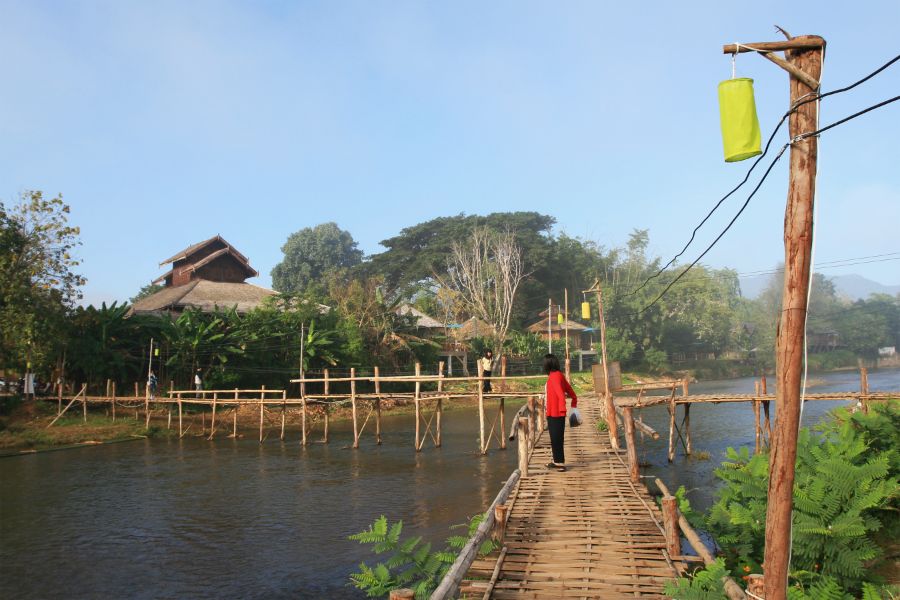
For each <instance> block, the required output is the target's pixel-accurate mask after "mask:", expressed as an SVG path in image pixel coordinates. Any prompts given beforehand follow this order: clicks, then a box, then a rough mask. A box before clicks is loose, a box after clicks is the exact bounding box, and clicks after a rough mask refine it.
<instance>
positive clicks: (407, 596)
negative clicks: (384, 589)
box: [389, 588, 416, 600]
mask: <svg viewBox="0 0 900 600" xmlns="http://www.w3.org/2000/svg"><path fill="white" fill-rule="evenodd" d="M415 597H416V591H415V590H411V589H409V588H400V589H397V590H391V593H390V596H389V600H413V599H414V598H415Z"/></svg>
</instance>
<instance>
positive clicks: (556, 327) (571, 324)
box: [526, 311, 588, 333]
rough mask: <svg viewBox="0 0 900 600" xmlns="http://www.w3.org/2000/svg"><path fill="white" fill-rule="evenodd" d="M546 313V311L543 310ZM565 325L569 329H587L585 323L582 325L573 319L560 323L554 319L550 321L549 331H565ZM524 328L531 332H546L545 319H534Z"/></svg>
mask: <svg viewBox="0 0 900 600" xmlns="http://www.w3.org/2000/svg"><path fill="white" fill-rule="evenodd" d="M545 313H546V311H545ZM566 325H568V329H569V331H585V330H586V329H588V327H587V326H586V325H582V324H581V323H576V322H575V321H569V320H565V321H563V324H562V325H560V324H559V323H557V321H556V319H553V321H552V322H551V323H550V331H565V330H566ZM526 329H528V331H530V332H531V333H547V319H542V320H540V321H536V322H535V323H532V324H531V325H529V326H528V327H527V328H526Z"/></svg>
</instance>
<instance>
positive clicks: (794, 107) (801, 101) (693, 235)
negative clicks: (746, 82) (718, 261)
mask: <svg viewBox="0 0 900 600" xmlns="http://www.w3.org/2000/svg"><path fill="white" fill-rule="evenodd" d="M745 47H747V48H750V46H745ZM751 50H754V49H753V48H751ZM757 52H759V51H758V50H757ZM897 61H900V55H897V56H895V57H894V58H892V59H891V60H889V61H888V62H886V63H885V64H883V65H882V66H880V67H879V68H878V69H876V70H875V71H873V72H871V73H869V74H868V75H866V76H865V77H863V78H862V79H859V80H857V81H855V82H854V83H851V84H850V85H847V86H844V87H842V88H838V89H836V90H831V91H830V92H825V93H824V94H816V93H815V92H813V93H811V94H808V96H809V97H808V98H802V99H799V100H797V101H796V102H794V104H793V105H792V106H791V108H790V110H788V111H787V112H786V113H785V114H784V115H782V117H781V120H779V121H778V124H777V125H776V126H775V129H774V130H773V131H772V134H771V135H770V136H769V139H768V141H767V142H766V147H765V149H764V150H763V153H762V154H760V155H759V157H758V158H757V159H756V160H755V161H754V162H753V164H752V165H750V168H749V169H748V170H747V173H746V175H744V179H743V180H742V181H741V182H740V183H739V184H738V185H737V186H735V187H734V188H733V189H732V190H731V191H730V192H728V193H727V194H726V195H725V196H723V197H722V198H720V199H719V201H718V202H716V204H715V205H714V206H713V207H712V209H710V211H709V212H708V213H707V214H706V216H705V217H703V220H701V221H700V223H699V224H698V225H697V226H696V227H695V228H694V230H693V231H692V232H691V237H690V239H689V240H688V241H687V243H686V244H685V245H684V247H683V248H682V249H681V251H679V252H678V254H676V255H675V256H674V257H672V258H671V259H670V260H669V262H667V263H666V264H665V266H663V267H662V268H661V269H659V271H657V272H656V273H655V274H654V275H651V276H650V277H648V278H647V279H645V280H644V282H643V283H642V284H641V285H640V286H638V287H637V289H635V290H634V291H633V292H631V293H629V294H627V295H629V296H630V295H633V294H636V293H637V292H638V291H640V290H641V289H643V288H644V287H645V286H646V285H647V284H648V283H649V282H650V281H651V280H653V279H656V278H657V277H659V276H660V275H661V274H662V273H663V272H664V271H666V270H667V269H668V268H669V267H671V266H672V265H673V264H674V263H675V261H676V260H678V259H679V258H680V257H681V256H682V255H684V253H685V252H686V251H687V249H688V247H690V245H691V244H692V243H693V242H694V239H695V238H696V236H697V232H698V231H699V230H700V228H701V227H703V225H704V224H706V222H707V221H708V220H709V218H710V217H711V216H712V215H713V213H715V212H716V211H717V210H718V209H719V207H720V206H721V205H722V203H723V202H724V201H725V200H726V199H728V198H729V197H730V196H731V195H732V194H734V193H735V192H736V191H738V190H739V189H740V188H741V187H742V186H743V185H744V184H745V183H747V180H748V179H749V178H750V174H751V173H753V170H754V169H755V168H756V166H757V165H758V164H759V162H760V161H761V160H762V159H763V158H764V157H765V156H766V154H767V153H768V152H769V147H770V145H771V144H772V140H773V139H774V138H775V135H776V134H777V133H778V131H779V130H780V129H781V126H782V125H783V124H784V122H785V120H787V118H788V117H789V116H790V115H791V114H793V113H794V112H796V111H797V109H798V108H800V107H801V106H803V105H805V104H809V103H810V102H819V101H821V100H822V99H823V98H827V97H828V96H833V95H836V94H841V93H844V92H848V91H850V90H852V89H853V88H855V87H857V86H859V85H861V84H863V83H865V82H866V81H869V80H870V79H872V78H873V77H875V76H876V75H878V74H879V73H881V72H882V71H884V70H885V69H887V68H888V67H890V66H891V65H893V64H894V63H896V62H897ZM895 100H896V98H895V99H892V100H889V101H888V102H886V103H884V104H888V103H890V102H893V101H895ZM879 106H880V105H877V106H875V107H872V108H869V109H867V110H866V111H863V112H862V113H860V114H865V112H868V111H869V110H874V109H875V108H879ZM857 116H859V114H857V115H852V116H851V117H849V118H848V119H846V120H850V119H852V118H856V117H857ZM842 122H844V121H839V122H837V123H834V124H832V125H830V126H828V127H826V128H823V129H821V130H819V131H818V132H815V133H812V134H808V135H805V137H809V135H818V134H819V133H822V132H823V131H826V130H827V129H830V128H831V127H834V126H836V125H840V124H841V123H842ZM801 139H802V138H801ZM795 141H798V140H795Z"/></svg>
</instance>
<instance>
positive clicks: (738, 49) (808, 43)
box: [722, 35, 825, 54]
mask: <svg viewBox="0 0 900 600" xmlns="http://www.w3.org/2000/svg"><path fill="white" fill-rule="evenodd" d="M824 47H825V40H823V39H822V38H820V37H819V36H817V35H801V36H797V37H795V38H791V39H789V40H784V41H779V42H752V43H748V44H725V45H724V46H722V54H735V53H743V52H781V51H783V50H803V49H806V50H813V49H814V50H818V49H819V48H824Z"/></svg>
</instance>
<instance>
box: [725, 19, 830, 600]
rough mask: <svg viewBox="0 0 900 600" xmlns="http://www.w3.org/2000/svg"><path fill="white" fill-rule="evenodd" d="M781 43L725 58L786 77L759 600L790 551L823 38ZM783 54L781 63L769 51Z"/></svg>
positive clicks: (777, 591)
mask: <svg viewBox="0 0 900 600" xmlns="http://www.w3.org/2000/svg"><path fill="white" fill-rule="evenodd" d="M785 35H786V37H788V40H787V41H784V42H763V43H756V44H746V45H737V44H731V45H727V46H724V47H723V52H724V53H725V54H734V53H736V52H752V51H761V53H762V55H763V56H764V57H765V58H767V59H769V60H771V61H772V62H774V63H775V64H777V65H779V66H781V67H782V68H784V69H785V70H787V71H788V72H789V73H790V74H791V78H790V90H791V91H790V97H791V107H792V109H794V108H795V107H796V108H795V110H794V111H793V112H792V113H791V115H790V120H789V131H790V136H791V140H796V141H793V142H792V143H791V167H790V179H789V183H788V197H787V206H786V208H785V214H784V295H783V300H782V308H781V318H780V320H779V323H778V334H777V341H776V346H775V367H776V369H775V370H776V404H775V432H774V434H773V438H772V442H771V446H770V454H769V492H768V507H767V510H766V548H765V556H764V564H765V598H766V600H783V599H784V598H786V597H787V584H788V569H789V566H790V550H791V509H792V506H793V488H794V469H795V465H796V462H797V432H798V429H799V427H800V408H801V407H800V395H801V385H802V376H803V354H804V353H803V347H804V343H805V339H804V338H805V335H806V309H807V302H808V299H809V298H808V296H809V280H810V263H811V256H812V242H813V239H812V234H813V200H814V198H815V184H816V157H817V154H818V140H817V138H816V137H815V136H812V137H805V138H802V139H797V138H798V136H801V135H803V134H805V133H810V132H812V131H815V130H817V129H818V105H817V102H816V101H812V102H806V103H805V104H802V105H800V106H797V103H798V102H800V101H803V100H807V99H812V98H815V95H817V94H818V92H819V78H820V77H821V75H822V60H823V58H824V56H825V40H824V39H822V38H821V37H819V36H799V37H793V38H792V37H790V36H787V34H785ZM779 51H784V53H785V59H781V58H779V57H777V56H776V55H773V54H772V53H773V52H779Z"/></svg>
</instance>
